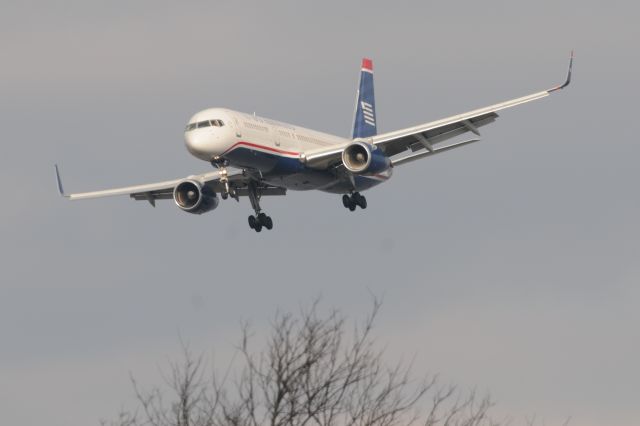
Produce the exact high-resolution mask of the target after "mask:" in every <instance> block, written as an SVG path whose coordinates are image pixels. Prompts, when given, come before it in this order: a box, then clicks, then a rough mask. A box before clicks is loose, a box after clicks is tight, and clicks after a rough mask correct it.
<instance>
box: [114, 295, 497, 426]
mask: <svg viewBox="0 0 640 426" xmlns="http://www.w3.org/2000/svg"><path fill="white" fill-rule="evenodd" d="M379 309H380V302H379V301H378V300H376V299H374V301H373V309H372V312H371V314H370V315H369V316H368V317H367V318H366V319H365V320H364V321H363V322H362V323H359V324H354V325H353V328H351V327H349V326H348V324H347V322H346V320H345V317H344V316H343V315H342V314H341V313H340V312H339V311H336V310H334V311H332V312H330V313H329V314H327V315H324V316H323V315H320V314H319V309H318V303H317V302H316V303H314V304H312V306H311V308H309V309H306V310H303V311H302V312H301V313H300V314H298V315H294V314H292V313H286V312H278V313H277V314H276V315H275V318H274V321H273V323H272V324H271V331H270V333H269V337H268V339H267V342H266V345H265V347H264V349H263V350H258V351H254V350H252V349H251V348H250V343H251V342H250V341H251V340H252V339H251V338H250V337H251V333H250V327H248V326H246V325H245V326H243V328H242V338H241V342H240V345H239V346H238V354H239V355H240V357H239V358H240V360H241V366H240V367H238V368H237V370H236V373H231V372H230V371H232V369H229V370H227V372H226V373H224V374H223V375H222V376H220V375H219V374H216V371H215V369H213V368H212V366H210V365H208V363H206V362H204V360H203V357H202V356H196V355H194V354H193V353H192V352H191V351H190V350H189V348H188V346H187V345H185V344H183V356H182V359H181V361H180V362H177V363H171V364H170V368H169V372H168V374H165V377H164V381H165V386H162V387H156V388H152V389H151V390H141V388H140V387H139V385H138V383H137V382H136V381H135V379H134V378H133V377H132V379H131V380H132V383H133V388H134V391H135V394H136V397H137V403H138V404H137V405H138V408H137V410H135V411H133V412H126V411H124V412H122V413H121V414H120V416H119V417H118V418H117V419H116V420H115V421H112V422H110V423H106V422H105V423H103V424H104V425H111V426H142V425H150V426H333V425H338V426H374V425H375V426H396V425H414V424H415V425H424V426H438V425H442V426H484V425H498V424H499V423H496V422H494V421H492V420H491V419H490V418H489V416H488V410H489V409H490V408H491V406H492V404H491V401H490V400H489V399H488V398H478V397H477V396H476V395H475V393H473V392H472V393H470V394H468V395H466V396H461V395H460V393H459V392H458V391H457V390H456V389H455V388H454V387H441V386H439V385H438V384H437V381H436V377H433V376H427V377H423V378H421V379H420V380H413V379H412V374H411V364H410V363H409V364H407V363H402V362H400V363H397V364H393V365H389V364H387V363H385V362H384V360H383V355H384V350H382V349H379V348H378V345H377V344H376V342H375V339H374V338H373V336H372V330H373V325H374V320H375V318H376V316H377V314H378V311H379ZM348 331H350V332H348ZM167 394H169V395H170V396H169V397H168V399H167Z"/></svg>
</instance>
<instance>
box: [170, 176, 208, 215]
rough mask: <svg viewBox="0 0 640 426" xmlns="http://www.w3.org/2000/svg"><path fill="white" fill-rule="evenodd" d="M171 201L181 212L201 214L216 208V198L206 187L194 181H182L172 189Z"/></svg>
mask: <svg viewBox="0 0 640 426" xmlns="http://www.w3.org/2000/svg"><path fill="white" fill-rule="evenodd" d="M173 199H174V201H175V202H176V205H177V206H178V207H180V209H181V210H184V211H185V212H189V213H193V214H202V213H206V212H209V211H211V210H213V209H215V208H216V207H218V203H219V200H218V197H217V196H216V193H215V192H213V191H212V190H211V189H210V188H208V187H206V186H205V187H203V186H202V185H201V184H200V183H199V182H196V181H194V180H183V181H182V182H180V183H179V184H178V185H176V187H175V188H174V189H173Z"/></svg>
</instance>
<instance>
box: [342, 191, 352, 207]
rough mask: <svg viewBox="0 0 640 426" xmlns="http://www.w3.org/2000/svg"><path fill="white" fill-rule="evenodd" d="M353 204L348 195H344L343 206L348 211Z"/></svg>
mask: <svg viewBox="0 0 640 426" xmlns="http://www.w3.org/2000/svg"><path fill="white" fill-rule="evenodd" d="M350 204H351V197H349V196H348V195H347V194H344V195H343V196H342V205H343V206H344V207H345V208H346V209H348V208H349V205H350Z"/></svg>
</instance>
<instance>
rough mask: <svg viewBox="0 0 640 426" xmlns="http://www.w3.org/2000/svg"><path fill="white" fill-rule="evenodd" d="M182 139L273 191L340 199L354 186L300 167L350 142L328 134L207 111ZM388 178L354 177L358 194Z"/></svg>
mask: <svg viewBox="0 0 640 426" xmlns="http://www.w3.org/2000/svg"><path fill="white" fill-rule="evenodd" d="M184 137H185V145H186V147H187V149H188V150H189V152H190V153H191V154H192V155H194V156H195V157H197V158H199V159H201V160H204V161H208V162H220V161H224V162H225V163H228V164H229V165H230V166H233V167H237V168H242V169H248V170H254V171H257V172H258V173H260V174H261V177H262V179H264V180H265V181H266V182H268V183H271V184H272V185H276V186H281V187H285V188H288V189H294V190H307V189H320V190H325V191H329V192H339V193H341V192H345V188H346V187H349V186H353V183H354V182H353V180H351V181H349V182H347V181H345V179H344V177H341V176H338V175H337V174H336V173H334V172H331V171H329V170H327V169H314V168H310V167H307V166H306V165H305V164H304V161H303V158H304V157H305V156H306V155H308V154H309V153H313V152H314V151H316V150H326V149H328V148H331V147H335V148H341V147H346V146H348V145H349V144H350V143H351V142H352V141H351V140H350V139H346V138H341V137H338V136H335V135H331V134H328V133H322V132H318V131H314V130H310V129H306V128H304V127H300V126H294V125H291V124H287V123H282V122H279V121H275V120H270V119H267V118H262V117H258V116H256V115H251V114H245V113H242V112H238V111H232V110H229V109H224V108H210V109H206V110H203V111H200V112H198V113H197V114H195V115H194V116H193V117H191V119H190V120H189V123H188V124H187V128H186V130H185V134H184ZM390 175H391V169H389V171H388V173H387V174H385V175H382V176H380V175H379V176H376V177H366V178H365V177H358V179H357V187H358V188H356V189H358V190H364V189H367V188H369V187H371V186H374V185H376V184H378V183H380V182H382V181H384V180H386V179H388V178H389V177H390ZM347 191H348V190H347Z"/></svg>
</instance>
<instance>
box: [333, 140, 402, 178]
mask: <svg viewBox="0 0 640 426" xmlns="http://www.w3.org/2000/svg"><path fill="white" fill-rule="evenodd" d="M342 163H343V164H344V166H345V167H346V168H347V170H349V171H350V172H352V173H356V174H359V175H366V174H375V173H380V172H383V171H385V170H387V169H388V168H389V167H391V160H389V157H387V156H386V155H384V153H383V152H382V151H381V150H379V149H375V148H374V149H373V150H372V149H371V147H370V146H369V145H368V144H366V143H364V142H354V143H352V144H351V145H349V146H348V147H346V148H345V149H344V151H342Z"/></svg>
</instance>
